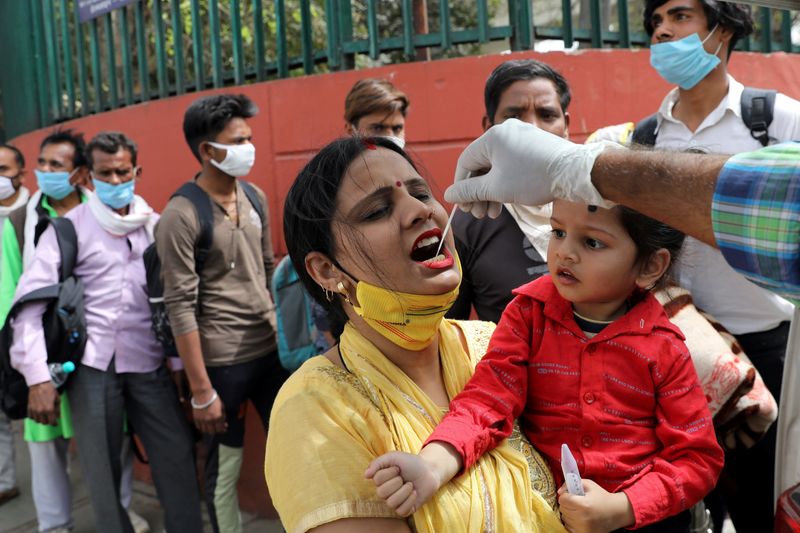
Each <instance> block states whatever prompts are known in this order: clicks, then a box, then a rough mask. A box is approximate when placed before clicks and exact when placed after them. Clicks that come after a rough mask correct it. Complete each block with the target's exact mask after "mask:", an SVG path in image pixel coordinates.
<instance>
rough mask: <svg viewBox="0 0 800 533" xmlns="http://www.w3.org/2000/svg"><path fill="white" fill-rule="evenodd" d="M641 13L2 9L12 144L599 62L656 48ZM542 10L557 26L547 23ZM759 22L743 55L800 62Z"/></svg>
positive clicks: (591, 7) (775, 19) (777, 29)
mask: <svg viewBox="0 0 800 533" xmlns="http://www.w3.org/2000/svg"><path fill="white" fill-rule="evenodd" d="M559 4H560V5H559ZM639 4H641V2H638V1H637V2H631V3H630V4H629V2H628V0H574V1H573V0H549V1H548V0H535V1H533V0H460V1H454V0H451V1H449V2H448V1H447V0H202V1H201V0H138V1H136V2H134V3H132V4H130V5H128V6H126V7H122V8H119V9H116V10H114V11H112V12H110V13H108V14H105V15H102V16H101V17H99V18H96V19H93V20H91V21H88V22H86V23H80V22H79V8H78V2H77V0H23V1H14V2H2V3H0V20H4V21H5V22H4V25H3V26H4V29H3V31H4V32H5V34H6V40H5V41H4V42H3V41H0V44H3V45H4V46H8V45H13V46H14V47H15V48H16V49H17V50H18V51H19V53H18V54H3V56H4V57H3V58H0V67H3V65H4V64H8V63H9V62H12V63H13V64H12V65H11V67H12V68H11V70H12V71H19V72H21V75H22V76H21V79H22V80H24V81H25V82H27V83H23V84H22V86H20V85H18V84H16V81H17V80H16V79H15V80H13V81H12V80H8V79H7V80H6V81H5V82H3V81H2V80H0V87H1V88H2V90H3V103H4V109H5V115H6V130H7V133H9V134H17V133H20V132H23V131H27V130H30V129H34V128H37V127H42V126H44V125H47V124H51V123H54V122H59V121H63V120H67V119H70V118H74V117H79V116H84V115H87V114H90V113H99V112H103V111H106V110H110V109H115V108H118V107H121V106H128V105H132V104H135V103H138V102H145V101H148V100H152V99H155V98H167V97H169V96H172V95H179V94H183V93H186V92H192V91H199V90H203V89H207V88H214V87H222V86H226V85H241V84H245V83H249V82H251V81H263V80H267V79H271V78H280V77H287V76H291V75H297V74H312V73H315V72H325V71H330V70H341V69H349V68H354V67H356V66H359V65H362V64H378V63H380V62H381V61H383V62H394V61H407V60H409V61H410V60H415V59H420V58H426V57H430V50H431V49H433V50H434V52H435V53H434V56H436V55H442V56H446V55H448V54H450V53H452V52H453V51H454V50H460V49H461V48H463V47H464V46H473V47H479V46H481V45H484V44H486V43H489V42H490V41H506V42H507V43H508V48H510V49H512V50H528V49H533V48H534V44H535V43H536V42H537V41H540V40H543V39H556V40H561V41H563V43H564V46H565V47H566V48H570V47H572V45H573V43H575V42H578V43H580V44H581V45H582V46H587V47H593V48H599V47H604V46H616V47H622V48H627V47H632V46H647V43H648V39H647V36H646V35H645V34H644V32H642V31H641V29H640V28H641V6H640V5H639ZM587 6H588V9H587ZM581 8H583V9H581ZM542 9H544V10H545V11H546V12H543V13H538V12H537V10H539V11H541V10H542ZM636 10H638V11H639V12H638V14H636V13H635V11H636ZM456 11H457V13H458V16H459V17H460V20H455V18H456ZM586 11H588V13H587V12H586ZM506 12H507V15H506V14H505V13H506ZM755 14H756V19H757V24H758V26H759V28H758V29H759V31H758V33H757V36H756V37H754V38H753V37H751V38H749V39H746V40H744V41H742V42H741V43H740V45H739V48H740V49H743V50H760V51H762V52H771V51H777V50H783V51H786V52H797V51H798V50H800V47H798V46H797V45H794V44H792V38H791V32H792V24H793V14H792V13H791V12H788V11H776V10H769V9H766V8H758V10H757V11H756V13H755ZM587 15H588V16H587ZM423 19H424V20H423ZM534 19H536V20H537V21H539V20H541V22H542V24H540V25H535V24H534ZM633 28H636V29H637V31H633ZM17 47H18V48H17ZM426 51H427V52H426ZM460 51H461V53H464V50H460ZM31 52H32V53H31ZM467 52H468V51H467ZM426 53H427V55H426ZM7 71H8V69H7V68H1V69H0V72H7Z"/></svg>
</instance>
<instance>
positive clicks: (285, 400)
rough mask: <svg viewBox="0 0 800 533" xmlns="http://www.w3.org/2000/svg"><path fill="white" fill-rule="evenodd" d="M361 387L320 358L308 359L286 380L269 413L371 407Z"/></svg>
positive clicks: (369, 399) (341, 370) (359, 383)
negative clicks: (271, 411)
mask: <svg viewBox="0 0 800 533" xmlns="http://www.w3.org/2000/svg"><path fill="white" fill-rule="evenodd" d="M372 403H373V400H372V398H371V396H370V394H369V391H367V389H366V388H365V386H364V384H363V383H362V382H361V380H359V379H358V378H357V377H356V376H355V375H354V374H352V373H350V372H348V371H347V370H345V369H344V368H341V367H339V366H337V365H334V364H333V363H332V362H331V361H329V360H328V359H327V358H326V357H324V356H322V355H320V356H316V357H312V358H310V359H308V360H307V361H306V362H305V363H303V365H302V366H301V367H300V368H298V369H297V370H296V371H295V372H293V373H292V375H291V376H289V379H287V380H286V382H285V383H284V384H283V387H281V390H280V392H279V393H278V396H277V397H276V398H275V404H274V406H273V412H275V413H278V412H280V411H281V410H286V409H288V410H290V411H292V410H302V411H305V412H318V413H322V412H324V411H328V410H330V409H340V408H342V406H344V405H347V406H348V408H351V409H352V408H356V407H357V406H361V407H365V406H368V405H370V406H371V405H372Z"/></svg>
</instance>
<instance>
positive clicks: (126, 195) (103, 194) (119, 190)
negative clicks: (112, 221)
mask: <svg viewBox="0 0 800 533" xmlns="http://www.w3.org/2000/svg"><path fill="white" fill-rule="evenodd" d="M92 183H94V193H95V194H96V195H97V197H98V198H99V199H100V201H101V202H103V203H104V204H106V205H107V206H108V207H110V208H112V209H122V208H123V207H125V206H126V205H128V204H130V203H131V202H132V201H133V187H134V185H135V184H136V180H135V179H132V180H129V181H126V182H125V183H118V184H116V185H112V184H110V183H106V182H105V181H100V180H99V179H97V178H94V177H93V178H92Z"/></svg>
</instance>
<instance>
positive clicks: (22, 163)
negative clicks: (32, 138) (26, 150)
mask: <svg viewBox="0 0 800 533" xmlns="http://www.w3.org/2000/svg"><path fill="white" fill-rule="evenodd" d="M0 148H5V149H6V150H11V151H12V152H13V153H14V160H15V161H16V162H17V165H18V166H19V168H20V169H23V168H25V156H24V155H22V152H21V151H20V149H19V148H17V147H16V146H14V145H11V144H5V143H0Z"/></svg>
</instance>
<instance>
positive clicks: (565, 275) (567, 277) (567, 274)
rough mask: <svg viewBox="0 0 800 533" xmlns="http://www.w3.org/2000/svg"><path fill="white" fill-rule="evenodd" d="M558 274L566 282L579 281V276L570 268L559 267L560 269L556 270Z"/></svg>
mask: <svg viewBox="0 0 800 533" xmlns="http://www.w3.org/2000/svg"><path fill="white" fill-rule="evenodd" d="M556 276H558V278H559V279H560V280H561V281H566V282H577V281H578V278H576V277H575V274H573V273H572V271H570V270H569V269H568V268H559V269H558V270H556Z"/></svg>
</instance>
